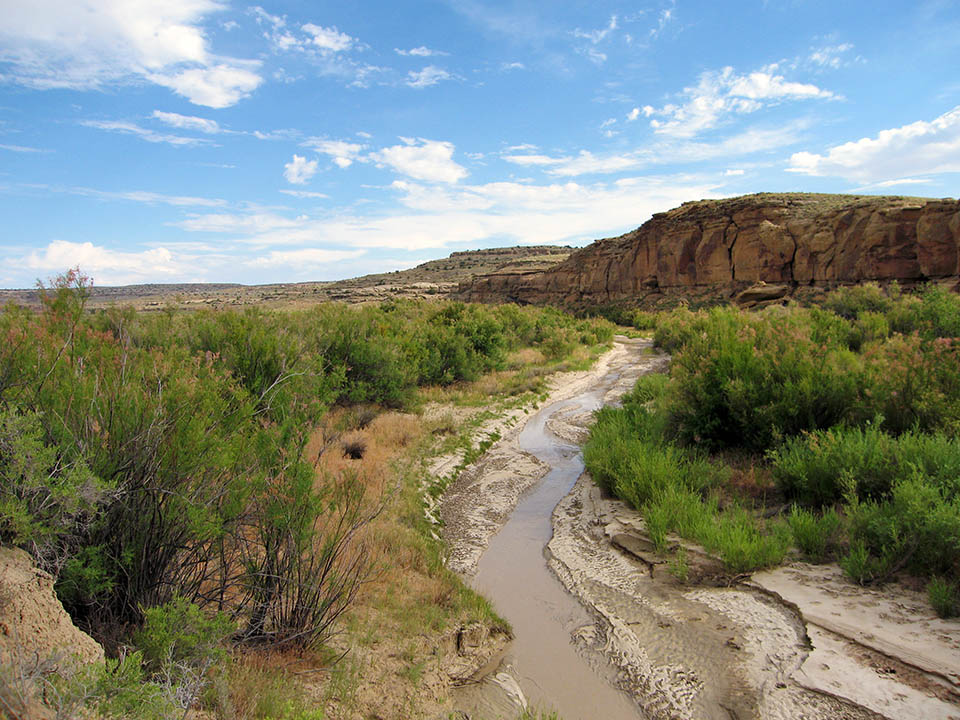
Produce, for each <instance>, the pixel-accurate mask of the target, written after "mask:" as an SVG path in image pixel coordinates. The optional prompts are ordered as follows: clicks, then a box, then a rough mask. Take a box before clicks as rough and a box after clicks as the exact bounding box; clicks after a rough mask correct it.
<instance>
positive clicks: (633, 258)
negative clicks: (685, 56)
mask: <svg viewBox="0 0 960 720" xmlns="http://www.w3.org/2000/svg"><path fill="white" fill-rule="evenodd" d="M958 263H960V201H957V200H953V199H944V200H930V199H922V198H904V197H876V196H858V195H819V194H808V193H793V194H772V193H761V194H758V195H746V196H743V197H737V198H729V199H725V200H701V201H697V202H689V203H684V204H683V205H681V206H680V207H678V208H675V209H673V210H670V211H669V212H665V213H658V214H656V215H654V216H653V217H652V218H651V219H650V220H649V221H647V222H646V223H644V224H643V225H642V226H641V227H639V228H637V229H636V230H634V231H632V232H629V233H627V234H625V235H622V236H620V237H617V238H609V239H606V240H598V241H596V242H594V243H593V244H592V245H589V246H588V247H586V248H584V249H583V250H580V251H578V252H576V253H574V254H573V255H571V256H570V257H569V258H568V259H567V260H566V261H564V262H562V263H560V264H559V265H556V266H554V267H552V268H550V269H547V270H544V271H539V272H515V271H509V270H505V271H502V272H497V273H492V274H488V275H482V276H479V277H475V278H473V279H472V280H470V281H467V282H464V283H461V285H460V286H459V288H458V290H457V296H458V297H459V298H460V299H464V300H472V301H481V302H506V301H513V302H521V303H537V304H541V303H553V304H558V305H573V306H576V305H599V304H607V303H618V302H640V303H645V304H655V303H656V302H658V301H661V300H663V299H666V298H670V297H676V296H687V297H703V298H708V297H712V298H720V297H724V298H735V297H737V296H738V295H742V294H743V292H744V291H745V290H747V289H748V288H751V287H755V286H762V285H763V284H767V285H774V286H778V287H780V286H782V287H784V288H785V290H784V292H783V293H782V294H789V293H792V292H794V291H796V289H798V288H803V287H811V286H812V287H832V286H835V285H839V284H848V283H858V282H864V281H867V280H876V281H880V282H884V281H891V280H897V281H899V282H901V283H903V284H905V285H913V284H916V283H919V282H923V281H927V280H935V281H944V280H946V281H954V282H955V281H956V280H957V278H958V277H960V264H958ZM757 294H759V295H764V293H763V292H759V291H758V293H757ZM766 294H767V295H769V294H770V293H769V292H768V293H766ZM748 296H749V294H748Z"/></svg>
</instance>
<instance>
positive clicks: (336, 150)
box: [303, 138, 366, 168]
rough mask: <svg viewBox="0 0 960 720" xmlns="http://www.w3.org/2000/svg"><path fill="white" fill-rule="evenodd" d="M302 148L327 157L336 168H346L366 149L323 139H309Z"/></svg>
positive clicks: (342, 141) (339, 141)
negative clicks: (310, 149)
mask: <svg viewBox="0 0 960 720" xmlns="http://www.w3.org/2000/svg"><path fill="white" fill-rule="evenodd" d="M303 145H304V147H310V148H313V149H314V150H316V151H317V152H318V153H323V154H324V155H329V156H330V157H331V158H332V159H333V162H334V163H336V165H337V167H340V168H348V167H350V166H351V165H352V164H353V162H354V160H356V159H357V158H358V157H359V155H360V152H361V151H362V150H363V149H364V148H365V147H366V146H365V145H360V144H358V143H351V142H346V141H345V140H325V139H323V138H310V139H308V140H307V141H305V142H304V143H303Z"/></svg>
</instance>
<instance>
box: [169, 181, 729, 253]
mask: <svg viewBox="0 0 960 720" xmlns="http://www.w3.org/2000/svg"><path fill="white" fill-rule="evenodd" d="M392 187H393V188H394V190H395V191H396V192H397V194H398V196H399V200H400V202H401V204H402V206H403V207H402V208H401V209H399V210H393V211H391V212H390V213H389V214H388V215H384V216H382V217H369V216H368V217H356V216H353V215H350V214H342V215H339V216H333V217H322V218H311V217H307V216H304V215H299V216H297V217H296V218H286V219H285V222H284V219H283V218H281V217H277V216H270V217H267V218H265V217H263V216H260V217H258V218H257V219H254V218H253V217H251V216H246V215H242V214H240V215H234V216H228V215H219V216H204V217H203V219H201V218H195V219H194V220H193V221H192V222H187V223H181V227H184V228H185V229H190V230H204V231H207V232H210V231H219V232H222V233H227V234H232V235H237V234H239V233H238V231H240V230H242V235H241V237H240V238H239V241H240V242H244V243H247V244H252V245H257V246H260V247H264V248H268V249H270V252H271V253H273V252H281V250H280V249H279V246H286V247H287V248H290V247H297V246H299V247H303V248H305V249H312V248H330V249H334V250H340V249H342V248H344V247H346V248H351V249H354V250H357V249H364V248H366V249H372V248H382V249H403V250H418V249H430V248H434V249H436V248H444V247H450V246H453V247H465V246H466V247H477V246H479V245H481V244H482V243H484V242H489V241H491V239H496V241H497V242H504V243H520V244H541V243H566V242H583V241H586V240H589V239H594V238H597V237H603V236H607V235H610V234H616V233H620V232H623V231H625V230H626V229H629V228H632V227H636V226H637V225H638V224H639V223H641V222H643V220H644V219H646V217H648V216H649V215H650V214H651V213H653V212H658V211H661V210H666V209H668V208H670V207H674V206H675V205H677V204H679V203H680V202H682V201H683V200H687V199H689V198H691V197H716V196H717V191H716V188H717V183H716V182H714V181H710V180H709V179H705V178H700V177H696V176H664V177H655V176H647V177H642V178H624V179H621V180H618V181H616V182H613V183H593V184H580V183H575V182H565V183H551V184H547V185H535V184H527V183H517V182H497V183H488V184H483V185H463V186H461V185H423V184H420V183H416V182H410V181H398V182H395V183H394V184H393V186H392ZM404 208H406V210H404ZM228 217H229V219H227V218H228ZM212 218H217V219H216V220H215V221H213V220H212ZM265 257H268V258H269V257H270V255H269V254H268V255H266V256H265ZM279 257H283V256H278V258H279Z"/></svg>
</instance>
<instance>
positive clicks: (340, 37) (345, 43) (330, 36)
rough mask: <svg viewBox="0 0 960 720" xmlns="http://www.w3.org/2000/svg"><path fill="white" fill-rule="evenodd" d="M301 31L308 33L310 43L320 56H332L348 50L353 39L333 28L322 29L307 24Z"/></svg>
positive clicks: (318, 26)
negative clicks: (318, 50)
mask: <svg viewBox="0 0 960 720" xmlns="http://www.w3.org/2000/svg"><path fill="white" fill-rule="evenodd" d="M303 31H304V32H306V33H309V34H310V35H311V36H312V38H311V42H312V43H313V44H314V45H315V46H316V47H318V48H319V49H320V52H321V54H332V53H338V52H343V51H344V50H349V49H350V48H351V47H352V46H353V44H354V42H355V39H354V38H352V37H350V36H349V35H347V34H346V33H342V32H340V31H339V30H337V28H335V27H329V28H328V27H323V26H321V25H314V24H313V23H307V24H306V25H304V26H303Z"/></svg>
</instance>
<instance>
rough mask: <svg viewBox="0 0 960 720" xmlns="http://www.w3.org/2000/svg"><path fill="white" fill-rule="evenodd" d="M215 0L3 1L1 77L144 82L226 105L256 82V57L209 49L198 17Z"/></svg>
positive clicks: (54, 84) (214, 6)
mask: <svg viewBox="0 0 960 720" xmlns="http://www.w3.org/2000/svg"><path fill="white" fill-rule="evenodd" d="M222 7H223V6H222V5H220V4H219V3H218V2H215V0H166V1H165V2H163V3H149V2H137V3H131V2H127V1H125V0H33V1H31V2H14V3H7V4H6V6H5V7H4V21H3V23H0V64H2V65H5V66H6V68H7V72H6V73H5V74H4V77H5V79H6V80H8V81H12V82H16V83H19V84H21V85H25V86H27V87H32V88H38V89H48V88H70V89H74V90H90V89H98V88H102V87H105V86H110V85H115V84H119V83H127V82H137V81H140V82H142V81H149V82H153V83H156V84H158V85H162V86H164V87H167V88H170V89H171V90H173V91H174V92H176V93H177V94H179V95H182V96H183V97H185V98H187V99H188V100H189V101H190V102H192V103H194V104H197V105H206V106H208V107H216V108H221V107H227V106H229V105H232V104H235V103H236V102H239V100H241V99H242V98H244V97H246V96H247V95H248V94H249V93H251V92H252V91H253V90H254V89H255V88H256V87H257V86H258V85H259V84H260V82H261V78H260V76H259V75H258V74H257V69H258V68H259V63H258V62H256V61H252V60H239V59H235V58H228V57H221V56H217V55H215V54H213V53H212V52H211V50H210V48H209V47H208V42H207V39H206V37H205V34H204V30H203V27H202V25H203V23H204V21H205V20H206V18H207V16H209V15H210V14H212V13H214V12H216V11H219V10H221V9H222Z"/></svg>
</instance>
